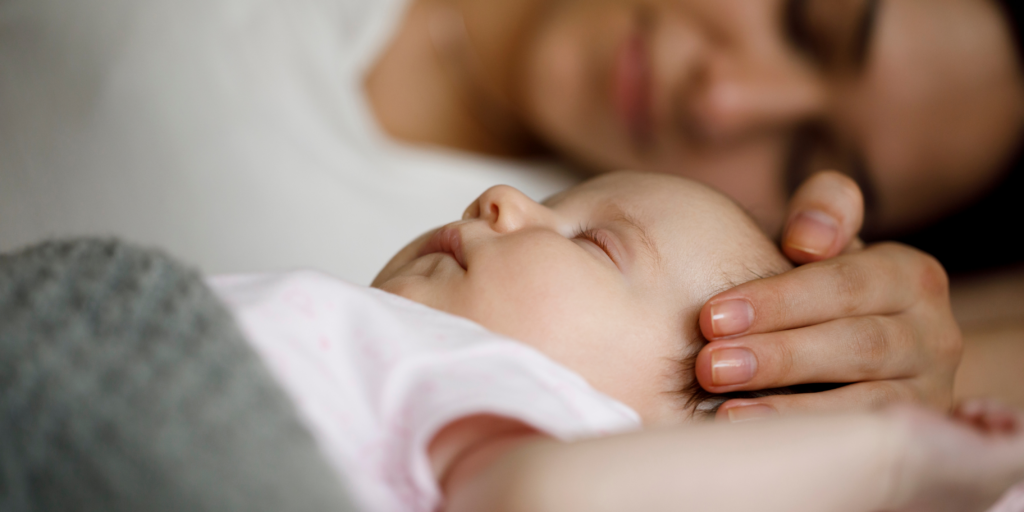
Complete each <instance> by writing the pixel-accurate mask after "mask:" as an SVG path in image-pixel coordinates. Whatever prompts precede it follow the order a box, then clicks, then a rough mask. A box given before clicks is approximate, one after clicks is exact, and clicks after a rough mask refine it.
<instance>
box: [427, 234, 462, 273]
mask: <svg viewBox="0 0 1024 512" xmlns="http://www.w3.org/2000/svg"><path fill="white" fill-rule="evenodd" d="M437 252H440V253H446V254H448V255H450V256H451V257H453V258H455V261H456V262H458V264H459V266H460V267H462V268H463V270H465V269H466V260H465V259H464V258H463V256H462V233H460V232H459V230H458V228H457V227H455V226H451V225H449V226H444V227H442V228H440V229H438V230H437V231H435V232H434V234H433V235H430V238H429V239H427V243H425V244H423V246H422V247H420V250H419V252H418V253H417V254H416V257H417V258H419V257H420V256H426V255H428V254H434V253H437Z"/></svg>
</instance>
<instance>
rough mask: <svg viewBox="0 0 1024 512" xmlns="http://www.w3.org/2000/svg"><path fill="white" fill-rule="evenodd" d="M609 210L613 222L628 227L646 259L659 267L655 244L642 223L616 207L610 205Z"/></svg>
mask: <svg viewBox="0 0 1024 512" xmlns="http://www.w3.org/2000/svg"><path fill="white" fill-rule="evenodd" d="M611 209H612V215H613V217H612V218H613V220H615V221H617V222H621V223H623V224H625V225H626V226H628V227H629V228H630V229H631V230H632V231H633V232H634V233H635V234H636V237H637V238H638V239H639V240H640V247H641V248H642V249H643V250H644V252H645V253H647V257H648V259H650V260H651V261H652V262H653V263H654V265H655V267H661V253H660V252H659V251H658V246H657V244H655V243H654V237H652V236H651V235H650V233H648V232H647V228H646V227H644V225H643V223H641V222H640V221H639V220H637V219H636V217H633V216H632V215H630V214H629V213H627V212H626V211H625V210H623V209H622V208H620V207H619V206H617V205H612V206H611Z"/></svg>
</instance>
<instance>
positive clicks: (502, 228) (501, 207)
mask: <svg viewBox="0 0 1024 512" xmlns="http://www.w3.org/2000/svg"><path fill="white" fill-rule="evenodd" d="M546 211H547V209H546V207H544V206H543V205H541V204H539V203H537V202H536V201H534V200H533V199H530V198H529V197H527V196H526V194H523V193H522V192H520V191H518V190H516V189H515V188H513V187H510V186H508V185H497V186H494V187H491V188H489V189H487V191H485V192H484V193H483V194H480V197H478V198H477V200H476V201H473V203H472V204H470V205H469V207H468V208H466V212H465V213H463V214H462V218H463V219H464V220H468V219H483V220H486V221H487V222H488V223H490V225H491V228H492V229H494V230H495V231H497V232H498V233H510V232H513V231H517V230H520V229H522V228H524V227H527V226H531V225H534V224H537V223H540V222H543V220H544V219H545V218H546V215H545V213H546Z"/></svg>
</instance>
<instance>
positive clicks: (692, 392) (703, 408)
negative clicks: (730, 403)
mask: <svg viewBox="0 0 1024 512" xmlns="http://www.w3.org/2000/svg"><path fill="white" fill-rule="evenodd" d="M695 331H696V332H695V333H694V334H693V336H692V337H691V339H692V340H694V343H693V345H692V346H693V348H692V349H691V353H690V354H689V355H688V356H686V357H685V358H684V359H683V360H682V361H680V366H679V367H680V372H681V373H682V377H683V379H682V381H683V382H684V383H685V384H684V385H683V387H682V388H681V389H679V390H678V391H677V393H678V394H679V395H680V396H681V397H684V398H685V399H686V402H685V408H686V409H687V410H690V411H692V412H693V417H694V418H695V419H703V420H708V419H712V418H714V417H715V414H716V413H718V408H719V407H721V406H722V404H724V403H725V402H726V401H727V400H732V399H734V398H763V397H766V396H775V395H791V394H793V393H794V391H793V390H792V389H790V388H774V389H763V390H758V391H734V392H732V393H712V392H710V391H707V390H706V389H704V388H702V387H701V386H700V382H698V381H697V374H696V367H697V354H699V353H700V350H701V349H702V348H704V345H707V344H708V341H707V339H705V338H704V335H703V334H702V333H701V331H700V326H699V325H698V326H697V327H696V329H695Z"/></svg>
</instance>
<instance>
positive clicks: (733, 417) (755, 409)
mask: <svg viewBox="0 0 1024 512" xmlns="http://www.w3.org/2000/svg"><path fill="white" fill-rule="evenodd" d="M726 413H727V414H728V415H729V421H730V422H732V423H743V422H744V421H758V420H767V419H771V418H775V417H778V415H779V413H778V411H776V410H775V409H772V408H771V407H769V406H767V405H747V406H744V407H733V408H732V409H729V410H728V411H726Z"/></svg>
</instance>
